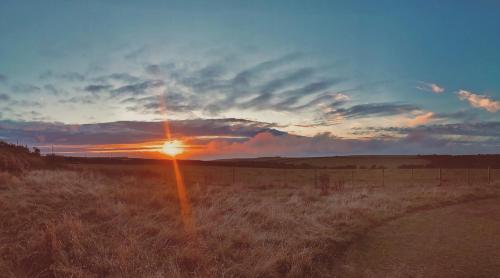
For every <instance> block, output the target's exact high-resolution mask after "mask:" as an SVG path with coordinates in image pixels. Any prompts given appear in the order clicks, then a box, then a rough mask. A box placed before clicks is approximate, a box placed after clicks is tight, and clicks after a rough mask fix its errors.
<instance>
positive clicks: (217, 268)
mask: <svg viewBox="0 0 500 278" xmlns="http://www.w3.org/2000/svg"><path fill="white" fill-rule="evenodd" d="M191 170H192V171H193V172H194V171H195V170H196V169H191ZM200 171H201V170H200ZM184 174H185V175H186V177H185V178H186V180H189V179H190V177H189V171H187V170H185V171H184ZM193 175H194V174H193ZM260 179H261V180H262V177H261V178H260ZM269 184H271V186H269V185H268V186H262V182H260V183H245V181H244V180H240V181H239V182H237V183H236V184H235V185H228V183H217V182H214V183H213V184H210V185H205V184H203V183H200V182H188V183H187V192H188V196H189V200H190V203H191V206H192V217H193V219H192V220H193V229H192V230H186V229H185V228H184V227H183V222H182V219H181V216H180V208H179V202H178V198H177V189H176V187H175V182H174V181H173V179H172V178H171V177H170V175H163V174H158V173H155V172H148V171H145V170H141V171H136V172H134V171H123V170H120V169H119V167H117V168H116V169H114V170H110V169H107V170H106V171H97V170H88V169H87V170H72V171H70V170H52V171H30V172H25V173H24V174H23V175H21V176H12V175H11V174H6V173H0V269H1V270H2V272H1V273H2V274H0V275H5V276H7V277H67V276H73V277H103V276H110V277H283V276H289V277H304V276H307V277H329V276H331V273H332V271H334V268H333V266H334V264H335V262H336V257H338V256H340V255H341V254H342V252H343V249H344V248H345V246H346V244H348V243H349V242H351V241H352V240H353V239H354V238H355V237H356V236H358V235H359V234H361V233H365V232H367V231H368V230H369V228H370V227H373V226H374V225H377V224H379V223H381V222H383V221H385V220H387V219H391V218H393V217H397V216H400V215H402V214H404V213H406V212H408V211H411V210H414V209H419V208H425V207H432V206H439V205H443V204H449V203H456V202H461V201H465V200H470V199H477V198H484V197H491V196H498V192H499V190H498V188H499V187H498V184H497V185H492V186H486V185H480V186H479V185H477V186H463V185H460V186H446V187H432V186H426V187H420V186H412V187H385V188H380V187H377V188H359V189H349V190H346V191H344V192H338V193H330V194H329V195H326V196H322V195H321V194H320V190H319V189H317V188H314V187H313V186H312V184H299V183H289V184H287V185H284V184H281V185H272V183H269Z"/></svg>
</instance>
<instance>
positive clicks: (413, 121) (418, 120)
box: [406, 112, 434, 126]
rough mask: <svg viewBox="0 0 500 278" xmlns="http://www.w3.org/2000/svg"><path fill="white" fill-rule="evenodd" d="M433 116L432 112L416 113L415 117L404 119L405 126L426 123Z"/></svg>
mask: <svg viewBox="0 0 500 278" xmlns="http://www.w3.org/2000/svg"><path fill="white" fill-rule="evenodd" d="M433 117H434V113H432V112H427V113H424V114H421V115H417V116H416V117H415V118H412V119H409V120H407V121H406V125H407V126H419V125H424V124H427V123H428V122H429V121H431V120H432V118H433Z"/></svg>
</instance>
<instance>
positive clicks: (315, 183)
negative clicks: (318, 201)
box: [314, 169, 318, 187]
mask: <svg viewBox="0 0 500 278" xmlns="http://www.w3.org/2000/svg"><path fill="white" fill-rule="evenodd" d="M314 186H315V187H318V169H314Z"/></svg>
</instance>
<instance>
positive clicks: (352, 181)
mask: <svg viewBox="0 0 500 278" xmlns="http://www.w3.org/2000/svg"><path fill="white" fill-rule="evenodd" d="M351 185H352V186H353V187H354V170H351Z"/></svg>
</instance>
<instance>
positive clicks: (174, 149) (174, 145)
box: [161, 140, 184, 157]
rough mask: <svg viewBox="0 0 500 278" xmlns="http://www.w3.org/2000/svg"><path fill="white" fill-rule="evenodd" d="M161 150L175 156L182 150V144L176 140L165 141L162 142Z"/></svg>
mask: <svg viewBox="0 0 500 278" xmlns="http://www.w3.org/2000/svg"><path fill="white" fill-rule="evenodd" d="M161 152H162V153H164V154H167V155H170V156H171V157H175V156H176V155H178V154H181V153H183V152H184V145H183V144H182V142H181V141H178V140H172V141H166V142H165V143H163V147H162V149H161Z"/></svg>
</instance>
